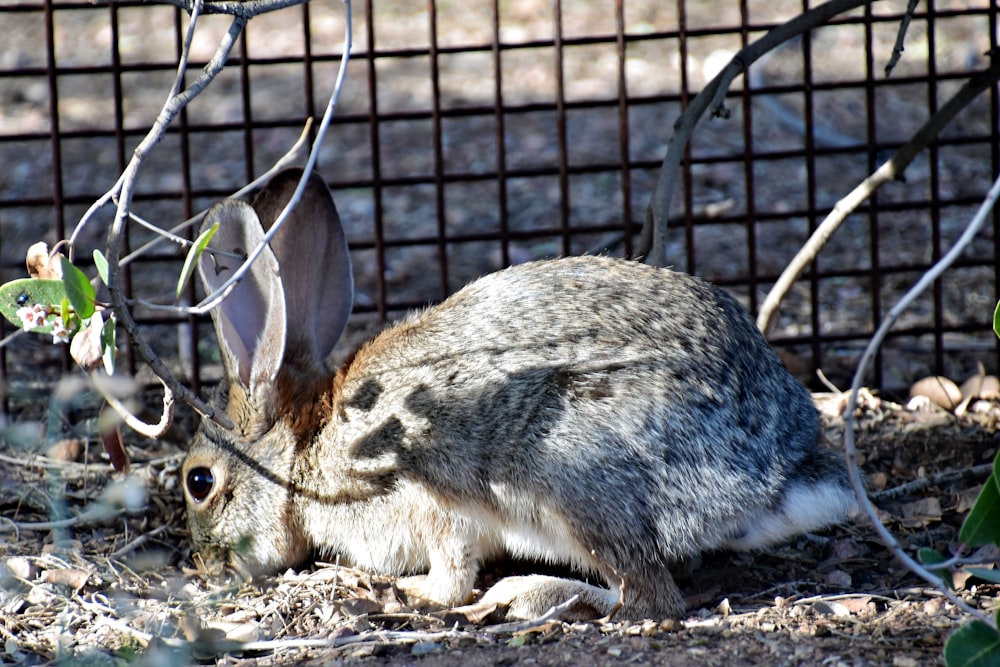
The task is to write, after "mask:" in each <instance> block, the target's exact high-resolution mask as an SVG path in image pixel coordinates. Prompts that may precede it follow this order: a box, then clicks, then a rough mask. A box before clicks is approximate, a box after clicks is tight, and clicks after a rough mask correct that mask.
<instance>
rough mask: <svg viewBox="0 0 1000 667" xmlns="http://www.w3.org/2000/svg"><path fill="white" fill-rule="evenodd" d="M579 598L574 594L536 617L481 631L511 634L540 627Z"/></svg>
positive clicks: (488, 627) (492, 626) (568, 608)
mask: <svg viewBox="0 0 1000 667" xmlns="http://www.w3.org/2000/svg"><path fill="white" fill-rule="evenodd" d="M579 599H580V596H579V595H574V596H573V597H571V598H570V599H568V600H566V601H565V602H563V603H562V604H557V605H555V606H554V607H550V608H549V610H548V611H546V612H545V613H544V614H542V615H541V616H539V617H538V618H532V619H529V620H527V621H519V622H517V623H500V624H499V625H490V626H487V627H485V628H483V632H487V633H489V634H491V635H513V634H516V633H518V632H524V631H526V630H531V629H533V628H537V627H540V626H542V625H545V624H546V623H548V622H549V621H551V620H554V619H556V618H558V617H559V615H560V614H562V613H563V612H564V611H568V610H570V609H572V608H573V605H575V604H576V602H577V600H579Z"/></svg>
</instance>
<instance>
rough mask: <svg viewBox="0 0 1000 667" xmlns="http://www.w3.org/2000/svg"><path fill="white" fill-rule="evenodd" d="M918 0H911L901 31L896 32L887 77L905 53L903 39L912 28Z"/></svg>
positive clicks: (900, 25) (901, 24)
mask: <svg viewBox="0 0 1000 667" xmlns="http://www.w3.org/2000/svg"><path fill="white" fill-rule="evenodd" d="M918 2H920V0H910V4H909V5H907V7H906V14H904V15H903V19H902V20H901V21H900V22H899V32H897V33H896V44H895V45H894V46H893V47H892V56H890V58H889V62H888V63H886V66H885V75H886V77H889V76H891V75H892V70H894V69H896V64H897V63H898V62H899V58H900V56H902V55H903V40H905V39H906V31H907V30H909V28H910V21H912V20H913V13H914V12H915V11H917V3H918Z"/></svg>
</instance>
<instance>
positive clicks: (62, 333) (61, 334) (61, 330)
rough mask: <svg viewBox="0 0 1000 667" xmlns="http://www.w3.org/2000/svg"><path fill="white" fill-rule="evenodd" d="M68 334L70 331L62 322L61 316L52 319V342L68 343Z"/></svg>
mask: <svg viewBox="0 0 1000 667" xmlns="http://www.w3.org/2000/svg"><path fill="white" fill-rule="evenodd" d="M69 334H70V331H69V329H67V328H66V325H65V324H64V323H63V320H62V318H61V317H59V316H56V318H55V319H54V320H53V321H52V344H53V345H55V344H56V343H68V342H69Z"/></svg>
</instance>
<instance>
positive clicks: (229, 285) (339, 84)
mask: <svg viewBox="0 0 1000 667" xmlns="http://www.w3.org/2000/svg"><path fill="white" fill-rule="evenodd" d="M344 6H345V8H346V12H347V18H346V24H347V25H346V29H345V31H344V49H343V55H342V56H341V58H340V69H339V70H338V71H337V80H336V82H335V83H334V86H333V94H331V95H330V99H329V101H328V102H327V105H326V110H325V111H324V113H323V119H322V120H321V121H320V124H319V128H318V129H317V130H316V138H315V139H314V140H313V145H312V150H311V151H310V153H309V159H308V160H306V164H305V167H303V170H302V176H301V178H300V179H299V184H298V186H297V187H296V188H295V192H294V193H292V196H291V198H290V199H289V200H288V203H287V204H285V208H283V209H282V210H281V213H279V214H278V217H277V218H275V220H274V222H273V223H272V224H271V228H270V229H268V230H267V233H266V234H264V237H263V238H262V239H261V241H260V243H258V244H257V247H255V248H254V249H253V250H252V251H251V252H250V254H249V255H247V258H246V260H245V261H244V262H243V264H242V265H241V266H240V267H239V269H237V270H236V271H234V272H233V275H231V276H230V277H229V279H228V280H226V281H225V282H224V283H222V284H221V285H220V286H219V287H218V288H217V289H216V290H215V292H213V293H212V294H209V295H208V296H206V297H205V298H204V299H203V300H202V301H201V303H199V304H198V305H197V306H191V307H188V308H186V309H185V310H186V312H189V313H194V314H198V315H200V314H204V313H207V312H209V311H211V310H212V309H213V308H215V307H216V306H218V305H219V304H220V303H222V300H223V299H225V298H226V297H227V296H228V295H229V293H230V292H231V291H232V290H233V288H234V287H235V286H236V283H238V282H239V281H240V280H242V279H243V278H244V276H246V274H247V273H248V272H249V271H250V267H251V265H252V264H253V263H254V262H255V261H256V260H257V258H258V257H259V256H260V254H261V253H262V252H264V248H266V247H268V244H270V243H271V240H272V239H274V237H275V235H276V234H277V233H278V231H279V230H280V229H281V227H282V226H283V225H284V224H285V221H286V220H288V218H289V217H290V216H291V213H292V211H293V210H295V207H296V206H298V203H299V200H300V199H301V198H302V193H303V192H305V189H306V183H307V182H308V181H309V176H310V175H311V174H312V172H313V170H314V169H315V167H316V161H317V160H318V159H319V151H320V146H321V145H322V143H323V139H324V138H325V137H326V132H327V129H328V128H329V127H330V122H331V121H332V120H333V113H334V111H335V110H336V108H337V103H338V102H339V101H340V93H341V91H342V90H343V88H344V81H345V80H346V79H347V66H348V64H350V61H351V48H352V44H353V36H352V33H353V30H352V28H351V26H352V17H351V13H352V12H351V1H350V0H344Z"/></svg>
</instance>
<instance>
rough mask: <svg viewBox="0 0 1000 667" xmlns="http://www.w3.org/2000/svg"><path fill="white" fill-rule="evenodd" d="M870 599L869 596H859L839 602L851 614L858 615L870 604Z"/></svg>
mask: <svg viewBox="0 0 1000 667" xmlns="http://www.w3.org/2000/svg"><path fill="white" fill-rule="evenodd" d="M871 601H872V598H871V596H870V595H860V596H858V597H851V598H847V599H845V600H841V601H840V603H841V604H842V605H844V606H845V607H847V609H848V610H849V611H850V612H851V613H852V614H860V613H861V612H862V611H864V609H865V607H867V606H868V605H869V603H871Z"/></svg>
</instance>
